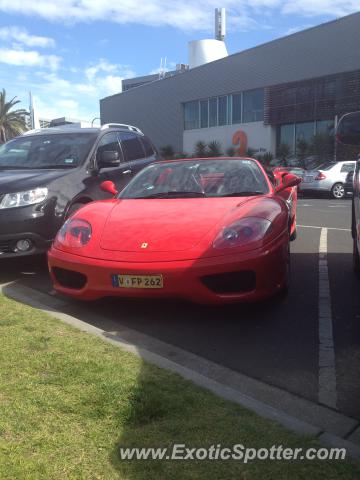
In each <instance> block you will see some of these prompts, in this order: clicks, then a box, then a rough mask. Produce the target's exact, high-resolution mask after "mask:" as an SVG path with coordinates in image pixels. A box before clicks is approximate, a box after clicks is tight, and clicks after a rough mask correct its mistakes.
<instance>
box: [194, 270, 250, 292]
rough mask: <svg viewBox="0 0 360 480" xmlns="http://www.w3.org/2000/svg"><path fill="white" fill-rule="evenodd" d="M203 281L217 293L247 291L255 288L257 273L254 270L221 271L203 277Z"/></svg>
mask: <svg viewBox="0 0 360 480" xmlns="http://www.w3.org/2000/svg"><path fill="white" fill-rule="evenodd" d="M201 281H202V283H203V284H204V285H205V286H206V287H207V288H208V289H209V290H211V291H213V292H215V293H220V294H221V293H224V294H231V293H246V292H251V291H252V290H255V287H256V274H255V272H254V271H252V270H243V271H240V272H228V273H219V274H216V275H207V276H205V277H201Z"/></svg>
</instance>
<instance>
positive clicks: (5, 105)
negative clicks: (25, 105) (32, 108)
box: [0, 88, 28, 143]
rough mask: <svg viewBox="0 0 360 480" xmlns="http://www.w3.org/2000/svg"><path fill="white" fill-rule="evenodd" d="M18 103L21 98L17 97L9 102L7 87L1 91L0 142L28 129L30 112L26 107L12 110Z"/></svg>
mask: <svg viewBox="0 0 360 480" xmlns="http://www.w3.org/2000/svg"><path fill="white" fill-rule="evenodd" d="M18 103H20V100H16V97H14V98H12V99H11V100H10V101H9V102H7V101H6V92H5V89H4V88H3V89H2V91H0V143H5V142H6V141H7V140H9V139H10V138H13V137H16V136H17V135H20V134H21V133H22V132H24V131H25V130H26V129H27V126H26V121H25V118H26V115H28V112H27V111H26V110H24V109H17V110H12V109H13V108H14V106H15V105H17V104H18Z"/></svg>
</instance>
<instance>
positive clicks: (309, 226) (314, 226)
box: [296, 225, 351, 232]
mask: <svg viewBox="0 0 360 480" xmlns="http://www.w3.org/2000/svg"><path fill="white" fill-rule="evenodd" d="M296 226H297V227H300V228H316V229H320V230H322V229H323V228H325V229H326V230H338V231H340V232H351V229H350V228H336V227H324V226H321V227H319V226H317V225H296Z"/></svg>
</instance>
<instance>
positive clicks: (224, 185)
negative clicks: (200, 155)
mask: <svg viewBox="0 0 360 480" xmlns="http://www.w3.org/2000/svg"><path fill="white" fill-rule="evenodd" d="M268 192H269V187H268V184H267V181H266V178H265V175H264V173H263V171H262V170H261V169H260V168H259V166H258V165H257V164H256V163H255V162H254V161H253V160H235V159H232V160H226V159H221V160H212V159H206V160H205V159H204V160H201V161H200V162H199V160H187V161H181V160H180V161H178V162H171V163H165V162H161V163H155V164H153V165H151V166H149V167H147V168H145V169H144V170H142V171H141V172H140V173H139V174H138V175H136V176H135V178H134V179H133V180H132V181H130V183H129V184H128V186H127V187H126V188H125V189H124V190H123V191H122V192H121V194H120V195H119V198H134V199H135V198H164V199H166V198H174V199H175V198H179V199H181V198H191V197H226V196H228V197H230V196H231V197H237V196H239V197H241V196H249V195H254V196H256V195H263V194H266V193H268Z"/></svg>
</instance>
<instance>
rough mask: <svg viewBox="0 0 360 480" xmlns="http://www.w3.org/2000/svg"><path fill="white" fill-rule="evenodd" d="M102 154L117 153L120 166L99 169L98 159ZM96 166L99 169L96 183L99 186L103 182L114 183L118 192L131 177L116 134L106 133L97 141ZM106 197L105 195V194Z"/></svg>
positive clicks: (129, 168)
mask: <svg viewBox="0 0 360 480" xmlns="http://www.w3.org/2000/svg"><path fill="white" fill-rule="evenodd" d="M103 152H118V155H119V158H120V164H119V165H117V166H114V167H103V168H102V167H101V166H100V158H101V155H102V153H103ZM95 161H96V164H97V166H98V168H99V173H98V182H99V184H100V183H101V182H103V181H105V180H111V181H112V182H114V183H115V185H116V188H117V190H118V191H119V192H120V191H121V190H122V189H123V188H124V187H125V186H126V185H127V183H128V182H129V180H130V178H131V177H132V170H131V167H130V165H129V162H127V161H126V159H125V158H124V154H123V151H122V149H121V146H120V143H119V138H118V132H109V133H106V134H105V135H104V136H103V137H102V138H101V139H100V141H99V143H98V145H97V150H96V159H95ZM105 195H106V194H105Z"/></svg>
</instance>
